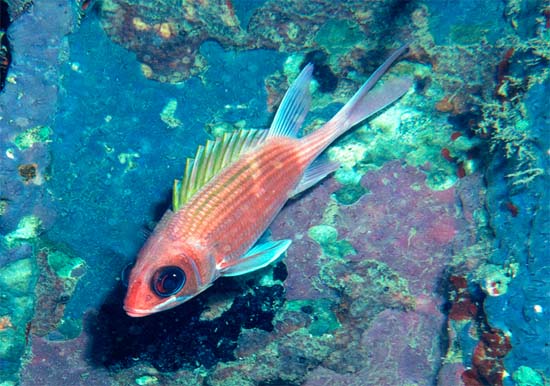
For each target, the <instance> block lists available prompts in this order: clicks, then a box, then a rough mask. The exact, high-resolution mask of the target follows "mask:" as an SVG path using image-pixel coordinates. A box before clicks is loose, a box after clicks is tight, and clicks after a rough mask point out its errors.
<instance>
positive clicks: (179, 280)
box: [151, 267, 185, 298]
mask: <svg viewBox="0 0 550 386" xmlns="http://www.w3.org/2000/svg"><path fill="white" fill-rule="evenodd" d="M184 284H185V272H183V270H182V269H180V268H178V267H162V268H160V269H159V270H157V271H156V272H155V274H154V275H153V279H152V281H151V287H152V288H153V291H155V293H156V294H157V295H158V296H160V297H161V298H164V297H168V296H172V295H174V294H175V293H177V292H179V291H180V290H181V289H182V288H183V285H184Z"/></svg>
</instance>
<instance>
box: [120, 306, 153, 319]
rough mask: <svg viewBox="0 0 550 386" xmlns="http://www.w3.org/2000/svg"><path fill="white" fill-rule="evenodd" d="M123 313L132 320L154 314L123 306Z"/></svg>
mask: <svg viewBox="0 0 550 386" xmlns="http://www.w3.org/2000/svg"><path fill="white" fill-rule="evenodd" d="M124 311H126V314H127V315H128V316H131V317H132V318H142V317H144V316H148V315H151V314H153V313H154V312H155V311H150V310H138V309H136V308H131V307H126V306H124Z"/></svg>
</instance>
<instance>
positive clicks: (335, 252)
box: [308, 224, 357, 257]
mask: <svg viewBox="0 0 550 386" xmlns="http://www.w3.org/2000/svg"><path fill="white" fill-rule="evenodd" d="M308 236H309V237H310V238H311V239H313V240H315V241H316V242H317V243H318V244H319V245H320V246H321V248H322V249H323V253H324V254H325V255H327V256H331V257H344V256H348V255H354V254H356V253H357V252H356V251H355V249H354V248H353V246H352V245H351V243H350V242H349V241H347V240H338V231H337V230H336V228H334V227H332V226H330V225H324V224H321V225H315V226H312V227H311V228H309V230H308Z"/></svg>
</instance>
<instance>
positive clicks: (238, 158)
mask: <svg viewBox="0 0 550 386" xmlns="http://www.w3.org/2000/svg"><path fill="white" fill-rule="evenodd" d="M405 50H406V46H404V47H401V48H400V49H398V50H397V51H396V52H394V53H393V54H392V55H391V56H390V57H389V58H388V59H387V60H386V61H385V62H384V63H383V64H382V65H381V66H380V67H379V68H378V69H377V70H376V71H375V72H374V73H373V74H372V75H371V77H370V78H369V79H368V80H367V82H365V84H364V85H363V86H362V87H361V88H360V89H359V90H358V91H357V93H356V94H355V95H354V96H353V97H352V98H351V99H350V100H349V101H348V102H347V103H346V104H345V105H344V106H343V107H342V108H341V109H340V111H339V112H338V113H337V114H336V115H335V116H334V117H333V118H332V119H331V120H330V121H328V122H327V123H326V124H325V125H323V127H321V128H320V129H319V130H317V131H315V132H313V133H311V134H309V135H307V136H305V137H303V138H297V133H298V131H299V130H300V126H301V125H302V123H303V122H304V119H305V116H306V114H307V112H308V110H309V107H310V103H311V96H310V94H309V83H310V81H311V77H312V73H313V66H312V65H311V64H308V65H306V66H305V67H304V69H303V70H302V72H301V73H300V75H298V77H297V78H296V80H295V81H294V83H293V84H292V86H291V87H290V88H289V90H288V91H287V93H286V94H285V97H284V98H283V101H282V102H281V105H280V106H279V109H278V111H277V113H276V115H275V119H274V121H273V124H272V125H271V128H270V129H269V131H261V130H260V131H258V130H241V131H237V132H234V133H230V134H226V135H224V136H223V137H221V138H217V139H215V140H213V141H208V142H207V143H206V145H205V146H200V147H199V148H198V150H197V153H196V156H195V158H194V159H188V161H187V164H186V167H185V172H184V176H183V178H182V180H181V181H180V180H176V181H175V182H174V192H173V200H172V209H173V211H171V210H168V211H167V212H166V214H165V215H164V217H163V218H162V220H161V221H160V222H159V224H158V225H157V226H156V227H155V230H154V232H153V233H152V234H151V236H150V237H149V238H148V240H147V242H146V243H145V245H144V246H143V248H142V249H141V250H140V252H139V255H138V259H137V261H136V264H135V266H134V268H133V269H132V272H131V274H130V278H129V281H128V293H127V294H126V298H125V301H124V309H125V310H126V312H127V313H128V315H130V316H135V317H140V316H146V315H149V314H152V313H155V312H160V311H163V310H167V309H170V308H172V307H175V306H177V305H178V304H181V303H183V302H185V301H187V300H189V299H191V298H192V297H194V296H196V295H198V294H199V293H201V292H203V291H204V290H206V289H207V288H208V287H209V286H211V285H212V283H213V282H214V281H215V280H216V279H217V278H218V277H220V276H237V275H243V274H246V273H249V272H253V271H255V270H258V269H260V268H263V267H265V266H267V265H269V264H271V263H273V262H274V261H276V260H277V259H278V258H279V257H280V256H281V255H282V254H283V253H284V252H285V251H286V249H287V248H288V247H289V246H290V244H291V240H273V241H267V242H264V243H261V244H256V245H255V243H256V242H257V240H258V238H259V237H260V236H261V235H262V233H263V232H264V231H265V230H266V229H267V227H268V226H269V224H270V223H271V221H272V220H273V219H274V218H275V216H276V215H277V213H278V212H279V211H280V210H281V208H282V207H283V206H284V204H285V203H286V201H287V200H288V199H289V198H290V197H291V196H292V195H294V194H296V193H299V192H302V191H304V190H305V189H307V188H309V187H310V186H313V185H314V184H315V183H317V182H319V181H320V180H322V179H323V178H324V177H326V176H327V175H328V174H330V173H331V172H333V171H334V170H336V168H337V167H338V165H337V164H336V163H331V162H327V161H315V159H316V158H317V157H318V156H319V155H320V154H321V153H322V152H323V151H324V149H325V148H326V147H327V146H328V145H330V143H332V142H333V141H334V140H335V139H336V138H338V137H339V136H340V135H342V134H343V133H344V132H346V131H347V130H349V129H350V128H351V127H353V126H354V125H356V124H357V123H359V122H361V121H362V120H364V119H365V118H367V117H368V116H369V115H372V114H374V113H375V112H377V111H379V110H380V109H383V108H384V107H386V106H388V105H389V104H391V103H393V102H394V101H395V100H397V99H398V98H399V97H401V96H402V95H403V94H404V93H405V92H406V91H407V90H408V89H409V88H410V86H411V84H412V79H410V78H397V79H392V80H388V81H386V82H385V83H384V85H383V87H381V88H380V89H378V90H373V91H371V90H370V89H371V88H372V86H373V85H374V84H375V83H376V82H377V81H378V79H379V78H380V77H381V76H382V74H383V73H384V72H385V71H386V70H387V69H388V68H389V66H390V65H391V64H392V63H393V62H394V61H395V60H396V59H397V57H398V56H399V55H401V54H402V53H403V52H404V51H405ZM314 161H315V162H314Z"/></svg>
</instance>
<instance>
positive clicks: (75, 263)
mask: <svg viewBox="0 0 550 386" xmlns="http://www.w3.org/2000/svg"><path fill="white" fill-rule="evenodd" d="M48 265H49V266H50V267H51V268H52V269H53V271H54V272H55V274H56V275H57V276H59V277H60V278H61V279H69V278H72V277H73V274H72V273H73V271H74V270H76V269H79V268H82V267H84V266H85V262H84V260H82V259H81V258H79V257H76V256H70V255H68V254H66V253H64V252H61V251H59V250H55V251H49V253H48Z"/></svg>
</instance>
